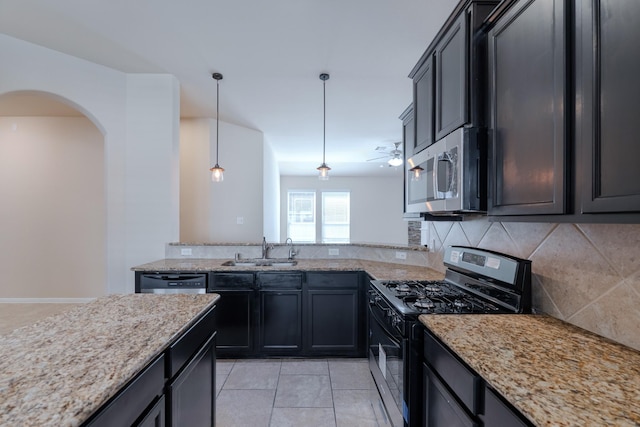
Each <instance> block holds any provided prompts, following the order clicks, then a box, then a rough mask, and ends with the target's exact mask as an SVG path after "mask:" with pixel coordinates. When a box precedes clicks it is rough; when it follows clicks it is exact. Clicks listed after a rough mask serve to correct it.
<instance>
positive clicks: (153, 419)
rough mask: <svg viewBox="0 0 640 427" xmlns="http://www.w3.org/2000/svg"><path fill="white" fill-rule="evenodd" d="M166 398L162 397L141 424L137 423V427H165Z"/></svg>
mask: <svg viewBox="0 0 640 427" xmlns="http://www.w3.org/2000/svg"><path fill="white" fill-rule="evenodd" d="M165 405H166V403H165V400H164V396H162V397H160V398H159V399H158V401H157V402H156V404H155V405H153V407H152V408H151V410H150V411H149V413H147V414H146V415H145V416H144V417H143V418H142V420H140V422H138V423H136V424H135V425H136V427H164V426H165V425H166V423H165V410H164V407H165Z"/></svg>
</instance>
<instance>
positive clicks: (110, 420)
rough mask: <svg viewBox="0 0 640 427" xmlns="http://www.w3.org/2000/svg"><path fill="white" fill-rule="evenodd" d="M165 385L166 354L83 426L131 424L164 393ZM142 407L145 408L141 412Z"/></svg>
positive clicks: (96, 426)
mask: <svg viewBox="0 0 640 427" xmlns="http://www.w3.org/2000/svg"><path fill="white" fill-rule="evenodd" d="M163 387H164V356H162V355H161V356H160V357H158V358H157V359H156V360H154V361H153V362H151V363H150V364H149V366H147V367H146V368H145V369H144V370H143V371H142V372H141V373H140V374H139V375H138V376H136V377H135V378H134V379H133V380H132V381H131V382H130V383H129V384H127V385H126V386H125V387H124V388H123V389H122V391H121V392H120V393H118V394H117V395H116V396H115V397H114V398H113V400H111V402H109V403H108V404H107V405H106V406H104V409H102V410H101V411H100V413H99V414H98V415H97V416H96V417H95V418H93V419H91V420H90V421H88V422H87V423H85V424H83V426H91V427H101V426H104V427H110V426H125V425H126V426H129V425H132V424H133V423H134V421H136V419H138V417H140V416H141V414H142V413H145V412H146V411H147V410H146V409H145V408H148V407H150V405H151V403H154V402H155V401H156V397H157V396H161V395H162V389H163ZM141 409H144V411H143V412H141Z"/></svg>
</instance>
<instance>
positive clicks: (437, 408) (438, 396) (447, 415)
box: [422, 363, 490, 427]
mask: <svg viewBox="0 0 640 427" xmlns="http://www.w3.org/2000/svg"><path fill="white" fill-rule="evenodd" d="M422 372H423V373H422V375H423V382H422V384H423V393H424V405H423V414H422V416H423V425H424V426H427V427H478V425H479V423H478V422H477V421H476V420H475V419H474V418H473V417H472V416H471V415H470V414H469V413H468V412H467V411H466V410H465V409H464V407H462V406H461V405H460V404H459V403H458V400H457V399H456V398H455V397H454V396H453V395H452V394H451V392H450V391H449V388H448V387H447V386H446V385H444V384H443V383H442V381H441V380H440V378H438V376H437V375H436V374H435V373H434V372H433V371H432V370H431V369H430V368H429V366H428V365H427V364H426V363H424V364H423V365H422ZM489 425H490V424H487V426H489Z"/></svg>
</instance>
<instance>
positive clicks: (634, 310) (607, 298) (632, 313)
mask: <svg viewBox="0 0 640 427" xmlns="http://www.w3.org/2000/svg"><path fill="white" fill-rule="evenodd" d="M638 307H640V295H638V294H637V293H636V292H635V291H634V290H633V289H632V288H631V286H630V285H629V284H628V282H627V281H625V282H623V283H621V284H619V285H618V286H616V287H614V288H613V289H612V290H611V291H610V292H607V293H606V294H604V295H603V296H602V297H601V298H598V299H597V300H595V301H594V302H593V303H591V304H589V305H588V306H586V307H585V308H584V309H583V310H581V311H580V312H578V313H576V314H575V315H574V316H572V317H571V318H569V319H568V320H569V322H571V323H573V324H575V325H577V326H580V327H582V328H584V329H587V330H589V331H592V332H595V333H596V334H598V335H602V336H605V337H615V341H617V342H620V343H622V344H625V345H628V346H630V347H633V348H636V349H640V334H639V333H638V325H640V309H639V308H638Z"/></svg>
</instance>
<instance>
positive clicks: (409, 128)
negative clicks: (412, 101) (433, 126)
mask: <svg viewBox="0 0 640 427" xmlns="http://www.w3.org/2000/svg"><path fill="white" fill-rule="evenodd" d="M400 120H402V152H403V153H404V161H405V162H406V161H407V158H409V157H411V156H412V155H413V149H414V147H415V146H416V126H415V121H414V120H413V105H410V106H409V107H407V109H406V110H404V112H403V113H402V115H401V116H400Z"/></svg>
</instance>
